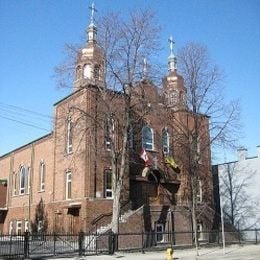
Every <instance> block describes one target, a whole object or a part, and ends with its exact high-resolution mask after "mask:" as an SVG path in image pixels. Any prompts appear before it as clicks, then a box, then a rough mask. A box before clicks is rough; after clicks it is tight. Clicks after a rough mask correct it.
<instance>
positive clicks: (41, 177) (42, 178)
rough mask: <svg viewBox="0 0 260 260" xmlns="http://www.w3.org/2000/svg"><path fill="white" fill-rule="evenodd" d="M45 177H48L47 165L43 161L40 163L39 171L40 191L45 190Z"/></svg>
mask: <svg viewBox="0 0 260 260" xmlns="http://www.w3.org/2000/svg"><path fill="white" fill-rule="evenodd" d="M45 175H46V165H45V162H44V161H43V160H41V162H40V169H39V191H44V190H45Z"/></svg>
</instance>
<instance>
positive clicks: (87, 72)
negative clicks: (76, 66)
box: [83, 64, 91, 79]
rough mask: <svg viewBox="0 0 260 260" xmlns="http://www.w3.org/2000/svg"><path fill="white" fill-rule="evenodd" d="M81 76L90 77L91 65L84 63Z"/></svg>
mask: <svg viewBox="0 0 260 260" xmlns="http://www.w3.org/2000/svg"><path fill="white" fill-rule="evenodd" d="M83 77H84V79H90V78H91V66H90V64H86V65H85V66H84V69H83Z"/></svg>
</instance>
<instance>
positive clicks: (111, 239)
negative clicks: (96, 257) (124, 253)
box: [108, 231, 115, 255]
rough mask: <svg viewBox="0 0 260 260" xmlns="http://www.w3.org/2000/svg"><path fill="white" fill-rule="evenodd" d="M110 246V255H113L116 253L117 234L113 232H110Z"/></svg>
mask: <svg viewBox="0 0 260 260" xmlns="http://www.w3.org/2000/svg"><path fill="white" fill-rule="evenodd" d="M108 244H109V245H108V248H109V250H108V251H109V254H110V255H113V254H114V252H115V234H114V233H113V232H112V231H110V232H109V237H108Z"/></svg>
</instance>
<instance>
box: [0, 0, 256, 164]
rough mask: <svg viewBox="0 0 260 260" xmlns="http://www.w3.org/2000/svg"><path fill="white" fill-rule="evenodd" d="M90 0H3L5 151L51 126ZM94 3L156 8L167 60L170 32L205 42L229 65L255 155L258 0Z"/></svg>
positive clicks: (0, 141)
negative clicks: (59, 77) (64, 65)
mask: <svg viewBox="0 0 260 260" xmlns="http://www.w3.org/2000/svg"><path fill="white" fill-rule="evenodd" d="M91 3H92V1H87V0H59V1H54V0H20V1H18V0H1V1H0V32H1V48H0V124H1V127H0V154H4V153H6V152H9V151H11V150H13V149H15V148H16V147H19V146H21V145H23V144H25V143H28V142H30V141H32V140H34V139H37V138H39V137H41V136H42V135H45V134H47V133H48V132H49V131H51V129H52V122H51V116H52V115H53V104H54V103H55V102H56V101H58V100H59V99H61V98H62V97H64V96H65V95H67V94H68V93H69V90H68V89H66V90H64V89H63V90H61V89H57V84H56V80H55V79H54V78H53V75H54V67H55V66H56V65H58V64H59V63H61V62H62V60H63V59H64V44H65V43H81V42H83V41H84V37H85V29H86V26H87V25H88V23H89V10H88V6H90V5H91ZM95 5H96V8H97V9H98V13H97V14H96V15H97V16H101V15H102V14H104V13H106V12H107V11H120V12H121V13H122V14H125V15H127V13H128V11H129V10H131V9H135V8H151V9H152V10H154V11H155V12H156V13H157V20H158V23H159V25H160V26H161V28H162V32H161V39H160V40H161V45H162V46H163V47H164V50H162V52H161V62H162V63H163V62H165V64H166V62H167V57H168V54H169V49H168V42H167V40H168V38H169V36H170V35H173V37H174V39H175V41H176V45H177V49H178V48H181V47H182V46H184V45H185V44H186V43H187V42H189V41H195V42H199V43H202V44H204V45H206V46H207V47H208V50H209V53H210V55H211V57H212V58H213V60H214V61H215V62H216V63H217V64H218V65H219V66H220V67H221V68H222V69H223V70H224V72H225V75H226V79H225V82H224V84H225V87H226V91H225V93H226V99H227V100H230V99H234V98H235V99H237V98H239V99H240V101H241V107H242V115H241V121H242V124H243V129H242V132H243V135H244V137H243V138H241V141H240V145H241V146H245V147H247V148H248V149H249V155H252V156H253V155H256V151H255V146H256V145H260V132H259V129H260V109H259V107H260V105H259V103H260V1H259V0H240V1H233V0H218V1H212V0H160V1H159V0H157V1H156V0H150V1H144V0H135V1H123V0H96V1H95ZM30 111H35V112H36V113H39V114H36V113H35V114H33V113H31V112H30ZM21 122H22V123H23V124H22V123H21ZM25 124H27V125H25ZM29 125H30V126H29ZM226 155H227V157H228V158H232V156H233V154H232V153H231V152H226ZM223 158H224V153H219V154H218V158H217V159H218V160H220V161H221V160H223Z"/></svg>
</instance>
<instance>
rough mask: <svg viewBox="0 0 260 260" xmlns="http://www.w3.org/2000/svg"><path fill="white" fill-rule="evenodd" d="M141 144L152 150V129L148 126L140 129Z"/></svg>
mask: <svg viewBox="0 0 260 260" xmlns="http://www.w3.org/2000/svg"><path fill="white" fill-rule="evenodd" d="M142 145H143V148H144V149H147V150H154V136H153V129H152V128H151V127H149V126H144V127H143V129H142Z"/></svg>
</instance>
